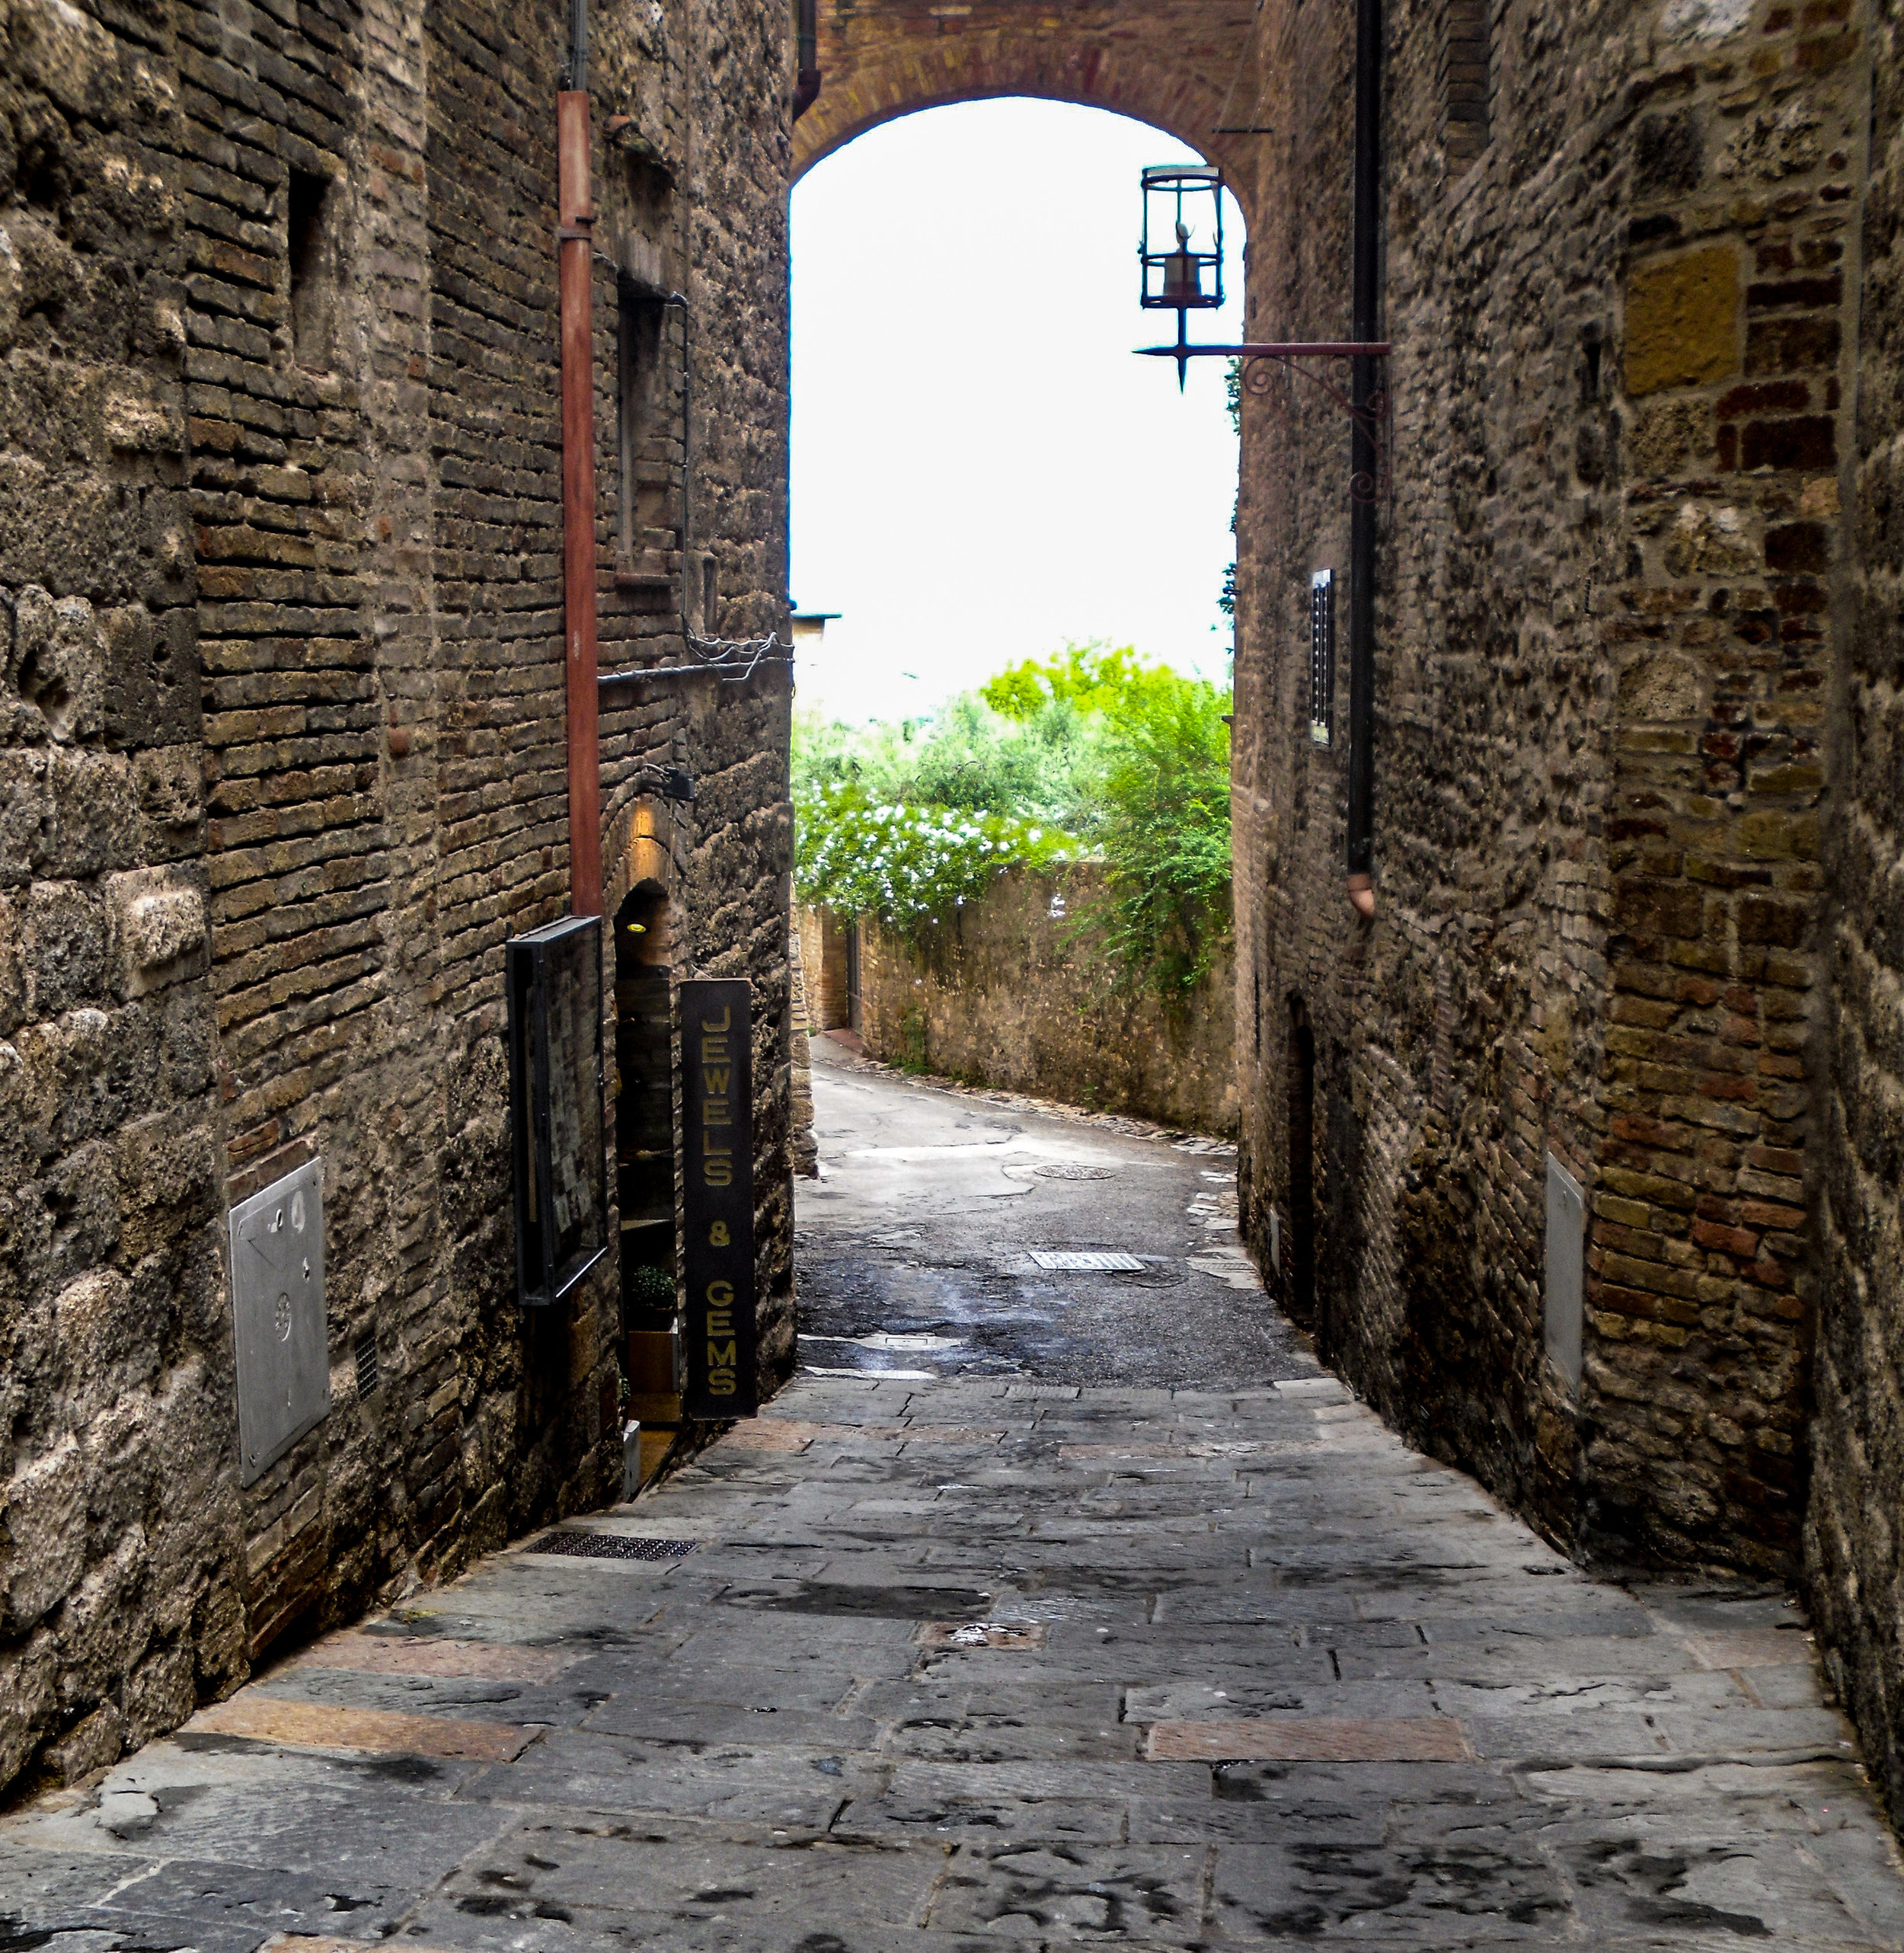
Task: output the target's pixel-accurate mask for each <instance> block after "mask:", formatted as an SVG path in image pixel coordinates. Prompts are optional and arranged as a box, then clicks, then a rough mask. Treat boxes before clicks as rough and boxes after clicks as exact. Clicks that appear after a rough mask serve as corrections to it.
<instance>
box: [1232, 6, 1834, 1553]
mask: <svg viewBox="0 0 1904 1953" xmlns="http://www.w3.org/2000/svg"><path fill="white" fill-rule="evenodd" d="M1352 13H1353V10H1352V9H1349V8H1341V9H1337V10H1334V11H1324V12H1321V13H1318V11H1316V10H1315V9H1313V8H1284V7H1277V6H1272V7H1270V8H1265V9H1264V10H1263V14H1262V16H1261V22H1262V25H1261V33H1262V35H1263V37H1264V38H1263V45H1262V46H1261V47H1260V50H1259V54H1258V66H1259V68H1260V71H1261V72H1263V73H1264V74H1265V75H1267V77H1268V78H1269V94H1268V95H1267V97H1266V100H1265V102H1264V105H1263V114H1262V116H1261V120H1263V122H1265V123H1270V124H1273V125H1275V126H1276V127H1278V128H1279V129H1283V130H1286V131H1288V132H1289V139H1288V141H1287V142H1284V143H1280V144H1277V145H1269V144H1266V145H1264V147H1265V151H1266V155H1265V161H1264V165H1263V169H1264V174H1263V176H1262V177H1260V180H1259V181H1258V183H1257V197H1256V200H1255V208H1256V210H1257V213H1258V222H1257V226H1256V228H1255V229H1254V232H1253V234H1252V236H1251V283H1250V293H1249V305H1250V318H1249V328H1250V332H1251V336H1252V337H1260V338H1268V337H1276V338H1283V337H1289V338H1334V337H1347V332H1348V327H1349V316H1348V297H1349V275H1348V264H1347V249H1348V244H1349V238H1350V211H1349V188H1350V179H1351V169H1350V161H1351V159H1350V153H1349V149H1348V142H1349V137H1350V129H1351V115H1350V102H1351V94H1352V84H1353V50H1352V47H1351V46H1350V39H1349V37H1350V32H1351V27H1352V18H1351V17H1352ZM1473 13H1474V10H1471V9H1453V8H1446V7H1445V6H1444V5H1442V0H1420V4H1413V5H1410V4H1394V5H1391V6H1390V8H1388V28H1387V50H1388V72H1387V79H1386V109H1385V131H1384V143H1385V174H1384V181H1383V189H1382V210H1383V248H1384V254H1385V257H1384V265H1383V289H1384V305H1385V314H1384V323H1383V326H1382V336H1383V337H1385V338H1387V339H1389V340H1392V341H1393V342H1394V347H1395V350H1394V355H1393V357H1392V358H1391V360H1390V361H1389V363H1388V379H1389V382H1390V384H1391V390H1392V396H1393V401H1394V406H1393V412H1392V423H1391V428H1390V430H1389V441H1388V461H1389V464H1390V466H1391V469H1392V491H1391V492H1389V491H1386V490H1385V492H1384V494H1383V496H1382V500H1381V503H1380V514H1379V536H1380V542H1379V551H1378V555H1379V567H1378V629H1377V654H1376V665H1377V682H1376V695H1375V704H1376V721H1377V724H1376V734H1375V759H1374V767H1375V845H1376V853H1377V884H1378V887H1377V909H1376V913H1375V918H1374V919H1373V921H1372V922H1369V923H1365V922H1360V921H1359V920H1358V919H1356V916H1354V914H1353V912H1352V910H1351V909H1350V906H1349V905H1348V903H1347V898H1346V895H1345V892H1344V888H1343V881H1344V868H1343V795H1344V792H1345V773H1346V763H1345V762H1346V751H1345V742H1346V729H1347V631H1346V628H1343V631H1342V632H1341V634H1340V655H1339V658H1338V667H1337V669H1338V676H1337V717H1336V724H1337V727H1338V728H1339V729H1340V730H1338V733H1337V739H1336V742H1335V743H1334V746H1320V745H1318V744H1316V743H1315V742H1314V741H1313V740H1311V737H1310V734H1309V729H1308V721H1309V718H1310V716H1311V714H1310V711H1309V700H1308V628H1307V607H1308V594H1309V581H1310V573H1311V571H1312V570H1314V569H1316V568H1319V567H1331V568H1334V570H1335V571H1337V575H1338V578H1339V579H1345V578H1346V573H1347V567H1348V566H1347V516H1348V507H1349V503H1348V493H1347V430H1346V428H1345V427H1344V425H1343V422H1342V420H1341V418H1340V416H1339V415H1337V414H1336V413H1335V412H1334V410H1333V409H1331V408H1329V407H1328V406H1327V404H1326V403H1325V402H1324V401H1323V400H1322V398H1321V395H1320V394H1319V392H1318V391H1317V390H1315V389H1313V388H1310V389H1307V390H1305V386H1304V383H1303V382H1301V381H1295V382H1289V383H1286V382H1284V381H1283V379H1282V378H1281V377H1280V376H1279V375H1276V374H1275V373H1274V372H1273V369H1257V370H1258V372H1260V373H1261V374H1262V376H1263V378H1264V379H1267V380H1268V381H1269V382H1270V384H1269V386H1268V388H1267V392H1263V394H1261V395H1260V396H1252V397H1251V398H1248V401H1246V406H1245V413H1244V481H1243V501H1242V510H1241V520H1240V525H1239V526H1240V539H1239V551H1238V555H1239V567H1238V581H1239V588H1240V590H1241V601H1240V604H1239V638H1240V641H1239V648H1238V680H1237V689H1238V717H1237V727H1236V739H1235V752H1236V762H1235V814H1236V834H1237V842H1238V1018H1239V1024H1240V1027H1241V1040H1242V1047H1243V1048H1242V1056H1243V1060H1244V1081H1245V1082H1244V1112H1243V1120H1242V1134H1243V1147H1244V1152H1243V1169H1242V1183H1243V1184H1242V1196H1243V1204H1244V1213H1245V1216H1246V1224H1247V1226H1248V1231H1249V1233H1250V1236H1251V1240H1252V1242H1253V1244H1254V1246H1255V1248H1256V1249H1257V1252H1258V1254H1259V1255H1260V1257H1261V1258H1263V1261H1264V1262H1265V1264H1266V1265H1267V1264H1269V1262H1270V1233H1271V1217H1272V1215H1273V1213H1279V1214H1280V1215H1281V1216H1283V1217H1285V1220H1287V1218H1288V1217H1289V1202H1290V1199H1291V1194H1292V1188H1297V1187H1300V1186H1301V1184H1302V1180H1303V1179H1304V1178H1310V1179H1312V1181H1313V1188H1314V1229H1315V1284H1314V1296H1313V1301H1312V1303H1311V1298H1310V1297H1309V1296H1307V1295H1302V1294H1300V1293H1298V1292H1297V1291H1298V1289H1299V1286H1300V1280H1299V1277H1300V1271H1299V1269H1298V1268H1297V1267H1295V1265H1294V1264H1289V1265H1286V1266H1284V1267H1280V1268H1276V1269H1274V1270H1273V1271H1272V1273H1273V1279H1274V1280H1276V1281H1277V1282H1278V1283H1279V1284H1280V1285H1281V1286H1282V1287H1283V1292H1284V1293H1285V1296H1286V1298H1287V1299H1289V1300H1290V1301H1291V1302H1292V1304H1294V1306H1298V1307H1299V1308H1300V1309H1304V1310H1305V1312H1306V1311H1308V1309H1311V1308H1312V1309H1313V1312H1314V1313H1315V1316H1316V1317H1317V1319H1318V1328H1319V1330H1320V1332H1321V1338H1322V1341H1323V1342H1324V1346H1325V1347H1326V1348H1327V1350H1329V1351H1330V1352H1331V1354H1332V1356H1333V1357H1334V1360H1336V1361H1337V1363H1340V1366H1342V1368H1343V1370H1344V1372H1345V1373H1347V1375H1348V1376H1350V1377H1351V1378H1352V1379H1353V1380H1354V1382H1356V1385H1357V1386H1358V1387H1359V1389H1363V1390H1364V1391H1365V1392H1366V1393H1367V1394H1368V1395H1369V1397H1370V1398H1372V1401H1374V1402H1375V1403H1376V1404H1378V1405H1379V1406H1380V1407H1381V1408H1382V1410H1383V1411H1384V1413H1385V1414H1387V1415H1388V1416H1389V1417H1390V1418H1392V1419H1394V1421H1396V1422H1398V1424H1401V1426H1402V1427H1404V1428H1405V1429H1407V1430H1408V1431H1410V1434H1413V1435H1414V1436H1415V1437H1417V1439H1418V1440H1420V1441H1421V1442H1423V1443H1424V1444H1426V1446H1429V1448H1430V1449H1431V1450H1433V1451H1435V1452H1436V1453H1437V1454H1439V1455H1440V1456H1444V1457H1447V1458H1449V1459H1454V1460H1456V1461H1458V1462H1461V1463H1463V1464H1465V1465H1466V1466H1469V1467H1471V1469H1474V1470H1475V1471H1476V1472H1478V1473H1479V1474H1480V1475H1481V1476H1482V1477H1483V1478H1485V1479H1486V1480H1487V1482H1489V1483H1490V1484H1491V1485H1493V1486H1495V1487H1496V1488H1498V1489H1499V1490H1500V1491H1502V1492H1503V1493H1504V1494H1506V1495H1507V1496H1509V1498H1513V1499H1514V1500H1515V1501H1517V1502H1519V1504H1522V1506H1523V1507H1525V1508H1526V1509H1528V1510H1531V1511H1532V1512H1533V1513H1535V1514H1536V1515H1537V1516H1538V1517H1539V1518H1540V1520H1541V1522H1542V1523H1544V1524H1545V1526H1548V1528H1549V1529H1550V1530H1551V1532H1552V1533H1554V1536H1556V1537H1557V1538H1560V1539H1563V1540H1564V1541H1566V1542H1567V1543H1569V1544H1570V1545H1573V1546H1575V1547H1577V1548H1579V1549H1592V1550H1603V1551H1608V1552H1616V1553H1631V1552H1640V1553H1644V1554H1652V1555H1662V1556H1665V1557H1667V1558H1677V1559H1688V1560H1698V1561H1720V1562H1726V1563H1730V1564H1732V1565H1746V1566H1752V1567H1760V1568H1768V1569H1787V1568H1791V1566H1792V1565H1793V1564H1794V1558H1795V1552H1796V1549H1797V1542H1798V1531H1799V1521H1800V1514H1801V1511H1802V1507H1803V1449H1804V1419H1805V1408H1806V1379H1805V1367H1806V1357H1807V1348H1808V1346H1809V1342H1810V1334H1811V1323H1812V1320H1813V1316H1812V1309H1813V1290H1812V1286H1811V1278H1810V1269H1809V1264H1808V1261H1807V1248H1806V1245H1805V1241H1806V1230H1807V1220H1806V1213H1805V1191H1804V1189H1805V1184H1806V1178H1807V1160H1808V1159H1809V1157H1810V1150H1811V1149H1812V1148H1813V1146H1815V1143H1816V1133H1815V1130H1814V1125H1813V1119H1812V1117H1811V1115H1810V1097H1809V1094H1808V1091H1807V1051H1808V1050H1809V1048H1810V1040H1811V1038H1812V1037H1813V1033H1814V1028H1815V1024H1816V1017H1817V1011H1818V1004H1817V999H1818V995H1819V990H1818V978H1819V968H1820V964H1819V868H1818V865H1817V860H1816V856H1817V850H1818V822H1819V813H1818V809H1819V798H1820V794H1821V792H1822V790H1823V785H1824V778H1825V775H1824V769H1823V762H1822V759H1821V753H1820V741H1821V737H1822V733H1823V721H1824V717H1825V701H1826V683H1827V678H1828V674H1829V667H1830V654H1831V650H1832V630H1833V614H1832V601H1833V599H1832V588H1833V586H1832V574H1833V568H1834V565H1835V564H1836V563H1837V562H1838V561H1839V557H1840V551H1841V547H1842V542H1841V533H1840V518H1839V499H1840V468H1841V464H1842V461H1843V459H1844V458H1845V455H1846V453H1847V452H1848V416H1847V415H1846V414H1845V411H1844V408H1845V400H1846V397H1847V395H1846V388H1847V385H1848V381H1849V379H1850V377H1851V365H1850V361H1851V350H1850V349H1851V337H1852V334H1851V325H1852V324H1853V321H1854V316H1855V292H1856V256H1857V227H1856V220H1855V210H1856V197H1857V193H1858V182H1859V173H1860V168H1861V150H1860V145H1861V140H1862V133H1863V129H1864V116H1865V107H1864V101H1865V89H1864V69H1863V66H1862V61H1861V53H1862V50H1863V37H1862V34H1861V30H1860V29H1859V28H1858V26H1857V25H1856V24H1854V23H1853V22H1852V21H1851V20H1850V18H1849V11H1848V8H1847V7H1846V6H1845V5H1840V4H1838V0H1822V4H1817V5H1810V6H1807V7H1804V8H1791V7H1786V6H1783V5H1773V4H1769V0H1768V4H1765V5H1752V6H1750V7H1747V6H1745V5H1719V4H1717V3H1716V0H1714V4H1711V5H1706V4H1698V3H1697V0H1669V4H1665V5H1648V6H1645V7H1630V6H1626V5H1611V4H1606V5H1589V6H1587V7H1585V8H1571V9H1554V8H1545V7H1541V6H1538V5H1532V4H1527V3H1526V0H1511V4H1506V5H1497V6H1496V7H1494V8H1492V9H1491V10H1490V12H1489V14H1488V16H1487V64H1488V75H1489V88H1488V100H1487V104H1486V113H1485V115H1484V116H1480V117H1478V116H1477V114H1476V113H1475V108H1476V104H1475V103H1474V100H1473V97H1472V94H1471V89H1468V88H1467V87H1466V86H1465V83H1464V85H1463V86H1462V87H1456V86H1455V83H1457V82H1462V78H1463V75H1464V73H1465V71H1467V70H1468V69H1471V66H1472V65H1473V64H1472V60H1471V55H1472V47H1471V38H1472V29H1473V26H1474V20H1473ZM1451 37H1452V38H1451ZM1451 50H1452V51H1451ZM1457 57H1458V58H1457ZM1341 608H1342V615H1343V617H1344V618H1345V619H1346V615H1347V603H1346V595H1345V599H1344V601H1343V605H1342V607H1341ZM1305 1084H1306V1085H1308V1092H1306V1093H1305V1092H1304V1091H1303V1090H1302V1087H1304V1086H1305ZM1299 1098H1303V1099H1305V1100H1306V1102H1305V1103H1298V1102H1297V1101H1298V1100H1299ZM1292 1133H1293V1134H1298V1135H1302V1136H1305V1138H1306V1136H1311V1135H1312V1146H1313V1152H1312V1157H1311V1155H1310V1153H1309V1150H1308V1146H1307V1145H1306V1144H1305V1149H1304V1157H1303V1158H1302V1159H1301V1160H1300V1161H1299V1162H1292V1156H1291V1136H1292ZM1550 1155H1551V1157H1552V1158H1553V1159H1554V1160H1555V1161H1556V1162H1557V1163H1558V1164H1559V1165H1560V1166H1561V1168H1564V1169H1565V1170H1566V1171H1568V1172H1570V1174H1571V1175H1572V1176H1573V1178H1574V1179H1575V1180H1577V1181H1578V1182H1579V1183H1580V1185H1581V1186H1582V1187H1583V1189H1584V1190H1585V1192H1586V1201H1587V1208H1588V1213H1589V1224H1588V1225H1589V1239H1588V1243H1587V1250H1586V1322H1585V1328H1584V1334H1585V1374H1584V1376H1583V1381H1582V1382H1581V1384H1580V1389H1579V1391H1578V1392H1577V1395H1576V1394H1575V1393H1573V1392H1570V1390H1569V1389H1567V1387H1566V1385H1565V1383H1564V1380H1563V1379H1562V1377H1561V1375H1560V1374H1559V1373H1557V1371H1556V1370H1555V1368H1554V1366H1553V1365H1552V1364H1551V1363H1549V1362H1548V1360H1547V1357H1546V1356H1545V1350H1544V1341H1543V1322H1542V1316H1543V1306H1544V1289H1545V1275H1546V1267H1547V1260H1548V1240H1547V1235H1546V1223H1545V1181H1546V1176H1547V1172H1548V1158H1549V1156H1550ZM1292 1165H1293V1166H1294V1168H1295V1171H1292Z"/></svg>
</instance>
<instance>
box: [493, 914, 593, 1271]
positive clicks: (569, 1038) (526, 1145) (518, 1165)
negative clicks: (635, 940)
mask: <svg viewBox="0 0 1904 1953" xmlns="http://www.w3.org/2000/svg"><path fill="white" fill-rule="evenodd" d="M505 987H506V991H507V993H508V998H509V1096H510V1140H511V1150H512V1152H513V1164H514V1169H515V1173H514V1177H515V1184H516V1299H517V1300H518V1301H519V1302H520V1303H522V1306H523V1307H524V1308H526V1309H535V1308H546V1307H547V1306H548V1305H549V1304H550V1303H554V1302H559V1301H560V1300H561V1299H562V1298H563V1296H565V1295H567V1294H568V1293H569V1292H570V1290H572V1289H573V1288H574V1287H575V1286H576V1284H577V1283H578V1282H580V1280H582V1278H583V1276H585V1275H586V1274H587V1273H588V1272H589V1270H590V1269H591V1268H593V1267H594V1266H595V1264H596V1263H597V1262H598V1261H600V1260H601V1259H602V1257H603V1256H604V1255H605V1254H607V1252H608V1251H609V1239H608V1224H609V1200H608V1141H607V1135H606V1130H605V1120H604V1118H603V1116H602V1094H603V1085H604V1079H603V1076H602V919H601V917H600V916H564V918H563V919H562V920H561V921H560V922H550V923H548V924H547V925H545V926H544V927H543V928H541V929H531V930H529V931H528V932H526V934H524V935H519V936H512V937H511V938H510V941H509V950H508V965H507V969H506V973H505Z"/></svg>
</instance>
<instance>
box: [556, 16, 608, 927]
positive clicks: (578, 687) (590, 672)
mask: <svg viewBox="0 0 1904 1953" xmlns="http://www.w3.org/2000/svg"><path fill="white" fill-rule="evenodd" d="M555 144H556V222H555V238H556V253H557V267H558V270H559V273H560V282H559V290H560V293H561V338H562V635H563V640H564V647H565V653H564V663H565V665H566V667H567V684H568V775H569V910H570V913H571V914H572V915H577V916H599V915H600V914H601V913H602V749H601V728H600V721H599V716H598V714H599V707H598V703H597V701H598V696H599V686H598V685H597V684H596V631H595V347H594V340H595V308H594V302H593V294H592V292H591V289H590V280H591V279H592V277H593V271H592V269H591V254H592V253H593V235H594V231H593V226H594V223H595V212H594V209H593V207H592V206H591V202H590V193H589V14H588V0H569V69H568V85H567V88H564V89H563V90H562V91H561V93H560V94H557V97H555Z"/></svg>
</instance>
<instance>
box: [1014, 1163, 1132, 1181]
mask: <svg viewBox="0 0 1904 1953" xmlns="http://www.w3.org/2000/svg"><path fill="white" fill-rule="evenodd" d="M1031 1170H1032V1171H1033V1173H1035V1174H1036V1175H1037V1176H1038V1178H1040V1180H1108V1179H1110V1178H1111V1177H1112V1175H1113V1174H1114V1173H1115V1172H1116V1171H1117V1169H1116V1168H1114V1167H1110V1166H1087V1165H1085V1162H1083V1161H1082V1160H1081V1159H1048V1160H1046V1162H1045V1163H1044V1165H1042V1166H1034V1167H1033V1168H1032V1169H1031Z"/></svg>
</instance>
